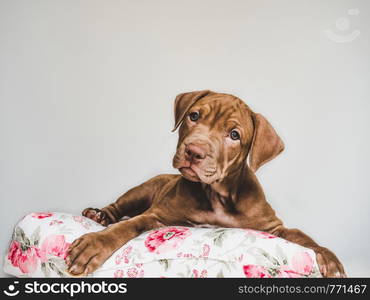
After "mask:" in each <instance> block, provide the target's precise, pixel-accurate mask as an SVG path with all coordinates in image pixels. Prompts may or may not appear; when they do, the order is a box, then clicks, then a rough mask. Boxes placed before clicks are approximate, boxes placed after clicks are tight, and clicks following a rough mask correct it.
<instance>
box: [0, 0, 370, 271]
mask: <svg viewBox="0 0 370 300" xmlns="http://www.w3.org/2000/svg"><path fill="white" fill-rule="evenodd" d="M349 9H352V10H351V11H348V10H349ZM353 9H357V10H353ZM369 14H370V2H369V1H366V0H363V1H339V0H338V1H336V0H332V1H319V0H315V1H312V0H310V1H303V0H300V1H293V0H291V1H288V0H279V1H267V0H262V1H261V0H258V1H257V0H255V1H246V0H243V1H242V0H239V1H235V0H234V1H226V0H224V1H198V0H197V1H195V0H191V1H189V0H187V1H149V0H148V1H77V0H68V1H66V0H65V1H46V0H45V1H35V0H33V1H17V0H13V1H4V0H1V1H0V201H1V210H0V222H1V223H0V224H1V235H0V249H1V251H0V254H1V255H3V254H4V252H5V250H6V248H7V246H8V242H9V238H10V236H11V231H12V229H13V226H14V225H15V224H16V222H17V220H19V219H20V218H21V217H22V216H23V215H24V214H26V213H28V212H32V211H63V212H69V213H76V214H77V213H80V212H81V211H82V209H84V208H85V207H88V206H93V207H102V206H105V205H106V204H108V203H110V202H113V201H114V200H115V199H116V198H117V197H118V196H119V195H120V194H122V193H123V192H125V191H126V190H127V189H128V188H130V187H133V186H134V185H136V184H139V183H141V182H143V181H144V180H146V179H148V178H150V177H152V176H154V175H157V174H159V173H166V172H170V173H173V172H176V170H173V169H172V167H171V160H172V155H173V154H174V151H175V146H176V137H177V134H176V133H171V129H172V126H173V115H172V113H173V100H174V98H175V96H176V95H177V94H179V93H181V92H185V91H192V90H199V89H212V90H215V91H220V92H226V93H232V94H235V95H237V96H239V97H241V98H242V99H244V100H245V101H246V102H247V104H249V105H250V106H251V108H252V109H254V110H255V111H257V112H260V113H262V114H264V115H265V116H266V117H267V118H268V119H269V120H270V122H271V123H272V124H273V125H274V127H275V129H276V130H277V131H278V133H279V134H280V135H281V137H282V138H283V140H284V142H285V144H286V150H285V152H284V153H283V154H282V155H281V156H279V157H278V158H277V159H275V160H274V161H272V162H270V163H269V164H267V165H266V166H264V167H263V168H262V169H261V170H260V171H259V174H258V175H259V178H260V181H261V184H262V185H263V187H264V189H265V192H266V194H267V197H268V200H269V201H270V203H271V204H272V206H273V207H274V208H275V209H276V210H277V213H278V215H279V216H280V217H281V218H282V219H283V220H284V221H285V223H286V225H287V226H290V227H297V228H300V229H302V230H303V231H305V232H306V233H307V234H309V235H311V236H312V237H313V238H314V239H316V240H317V241H318V242H319V243H320V244H322V245H324V246H327V247H329V248H330V249H332V250H333V251H334V252H335V253H336V254H337V255H338V257H339V258H340V259H341V260H342V261H343V263H344V266H345V268H346V270H347V272H348V274H349V275H351V276H370V257H369V256H370V255H369V253H370V243H369V231H368V230H369V225H370V221H369V212H370V184H369V172H368V170H369V167H370V159H369V152H370V143H369V128H370V120H369V113H370V104H369V101H370V84H369V80H370V59H369V53H370V44H369V41H370V33H369V31H370V17H369ZM336 22H337V23H336ZM326 30H331V31H332V33H335V34H337V35H338V36H339V37H340V38H342V39H343V38H344V39H345V40H346V41H347V42H345V43H338V40H337V39H334V40H333V38H332V37H331V38H329V37H328V36H327V34H326V33H325V32H326ZM356 30H358V31H359V32H360V35H359V36H357V37H356V38H354V39H353V36H352V35H351V33H352V34H353V32H355V33H356Z"/></svg>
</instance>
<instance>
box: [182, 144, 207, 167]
mask: <svg viewBox="0 0 370 300" xmlns="http://www.w3.org/2000/svg"><path fill="white" fill-rule="evenodd" d="M208 152H209V147H208V146H207V145H206V144H195V143H190V144H188V145H187V146H186V148H185V160H187V161H189V162H190V163H193V164H199V163H200V162H202V161H203V160H204V159H205V158H206V156H207V154H208Z"/></svg>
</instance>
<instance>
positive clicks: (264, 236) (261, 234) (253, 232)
mask: <svg viewBox="0 0 370 300" xmlns="http://www.w3.org/2000/svg"><path fill="white" fill-rule="evenodd" d="M244 231H246V232H247V234H249V235H254V236H255V237H259V238H262V239H275V238H277V236H275V235H272V234H270V233H267V232H264V231H257V230H252V229H244Z"/></svg>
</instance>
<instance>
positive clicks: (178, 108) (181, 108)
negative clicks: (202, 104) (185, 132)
mask: <svg viewBox="0 0 370 300" xmlns="http://www.w3.org/2000/svg"><path fill="white" fill-rule="evenodd" d="M209 93H211V91H209V90H203V91H196V92H189V93H183V94H180V95H178V96H177V97H176V99H175V127H174V128H173V129H172V131H175V130H176V129H177V127H179V126H180V124H181V122H182V121H183V119H184V117H185V115H186V113H187V112H188V110H189V109H190V107H191V106H192V105H193V104H194V103H195V102H197V101H198V100H199V99H200V98H202V97H204V96H206V95H208V94H209Z"/></svg>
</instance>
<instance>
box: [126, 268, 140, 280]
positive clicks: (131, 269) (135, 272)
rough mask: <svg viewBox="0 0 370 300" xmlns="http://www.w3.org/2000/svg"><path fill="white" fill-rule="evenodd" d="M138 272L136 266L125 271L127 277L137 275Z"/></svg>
mask: <svg viewBox="0 0 370 300" xmlns="http://www.w3.org/2000/svg"><path fill="white" fill-rule="evenodd" d="M138 274H139V272H138V271H137V269H136V268H130V269H128V271H127V276H128V277H129V278H136V277H137V276H138Z"/></svg>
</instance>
